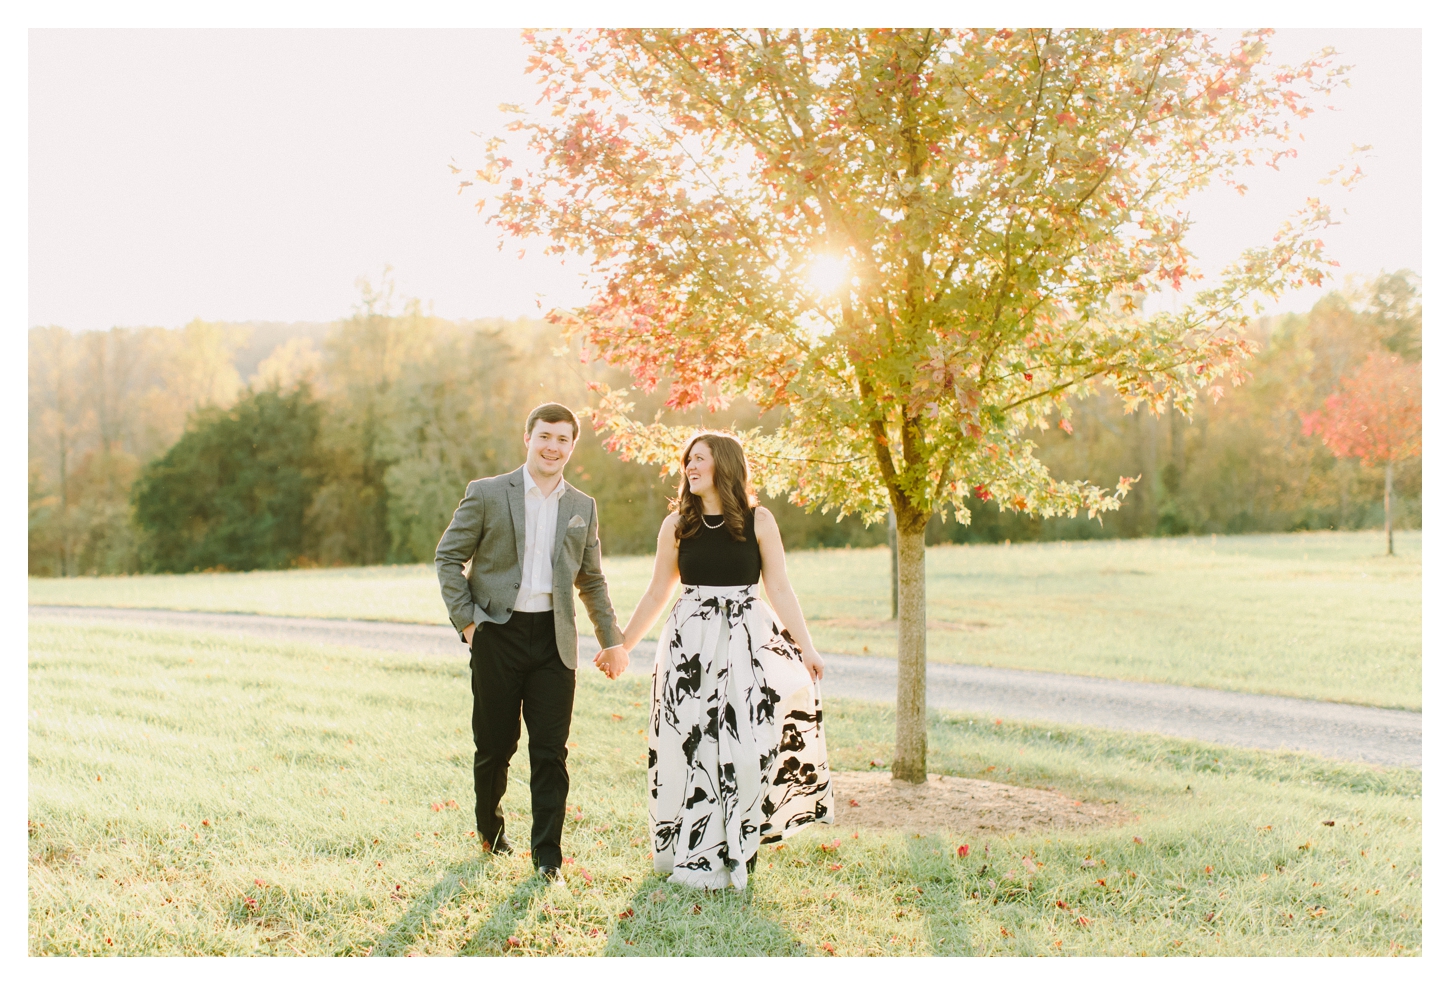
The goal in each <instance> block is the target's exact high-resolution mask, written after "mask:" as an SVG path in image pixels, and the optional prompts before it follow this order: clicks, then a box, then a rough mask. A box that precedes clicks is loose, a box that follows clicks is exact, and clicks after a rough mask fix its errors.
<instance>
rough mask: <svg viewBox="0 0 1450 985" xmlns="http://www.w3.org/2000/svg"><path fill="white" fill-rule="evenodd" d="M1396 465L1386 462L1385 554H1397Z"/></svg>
mask: <svg viewBox="0 0 1450 985" xmlns="http://www.w3.org/2000/svg"><path fill="white" fill-rule="evenodd" d="M1394 510H1395V463H1394V462H1385V554H1387V555H1393V554H1394V553H1395V512H1394Z"/></svg>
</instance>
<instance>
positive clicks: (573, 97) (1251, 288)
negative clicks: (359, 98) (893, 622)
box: [460, 29, 1339, 782]
mask: <svg viewBox="0 0 1450 985" xmlns="http://www.w3.org/2000/svg"><path fill="white" fill-rule="evenodd" d="M1268 34H1269V32H1251V33H1249V34H1246V35H1245V36H1244V37H1243V38H1242V39H1240V40H1239V41H1237V42H1234V43H1226V42H1222V41H1220V40H1218V39H1216V38H1215V37H1213V36H1211V35H1208V34H1202V33H1196V32H1192V31H1179V30H1151V31H1150V30H1144V31H1140V30H1123V31H1117V30H1075V31H1063V32H1058V31H1041V30H1021V31H1011V30H1001V31H991V30H938V29H920V30H915V29H913V30H818V31H800V30H791V31H768V30H760V31H746V30H700V31H677V30H618V31H584V32H552V33H543V32H539V33H526V34H525V35H524V38H525V41H526V43H527V44H528V45H529V46H530V47H531V49H532V52H531V55H530V57H529V62H528V71H529V72H531V73H533V74H534V75H535V76H536V77H537V78H538V80H539V82H540V84H541V86H542V95H541V99H540V103H541V109H540V110H539V111H537V112H529V111H524V110H521V109H520V110H518V113H519V116H518V117H517V118H516V119H515V120H514V121H512V122H511V123H510V124H509V126H510V127H511V130H512V136H498V137H495V138H493V139H492V140H491V142H490V144H489V146H488V148H487V151H486V154H485V157H484V159H483V161H482V162H481V164H482V166H481V167H479V168H478V169H477V171H476V173H475V174H473V175H468V176H465V181H466V182H472V181H474V180H478V181H482V182H484V183H495V184H496V185H497V187H498V191H497V192H492V191H489V192H488V194H487V197H486V198H485V199H483V200H481V201H480V202H479V207H480V209H481V210H483V211H485V213H486V214H487V215H488V216H489V217H490V220H491V221H493V222H495V223H497V225H498V227H499V228H500V229H501V230H502V231H503V232H504V233H506V234H507V235H509V236H514V237H522V238H530V237H543V238H544V239H545V240H547V245H546V246H545V252H546V253H550V254H564V253H567V252H574V253H578V254H581V255H583V256H584V257H586V258H587V259H588V261H589V270H590V273H589V275H588V276H589V282H588V283H589V287H590V289H591V290H592V300H591V301H590V302H589V303H588V304H586V305H584V306H583V307H581V308H579V309H577V310H573V311H567V312H556V313H555V314H554V317H556V318H558V319H559V320H561V321H563V322H564V323H565V324H566V325H567V326H569V327H570V328H571V330H573V331H574V332H576V333H578V334H579V336H580V337H582V338H583V340H584V342H585V344H586V345H587V346H588V347H589V348H590V349H591V351H592V352H593V353H594V354H597V355H598V356H599V357H602V358H603V359H604V360H606V361H607V362H609V363H612V364H614V365H618V366H625V367H628V368H629V369H630V370H631V371H632V372H633V374H634V380H635V383H636V385H637V386H639V387H641V388H644V389H649V388H653V387H655V386H657V385H661V386H665V387H667V388H668V394H669V398H668V405H669V406H670V407H672V408H688V407H692V406H695V405H698V404H702V403H703V404H705V405H708V406H719V405H720V404H721V403H723V402H724V401H726V400H729V399H730V398H732V397H735V396H741V395H743V396H746V397H748V398H749V399H751V400H753V401H754V402H755V403H757V404H758V405H759V406H761V407H762V408H765V409H774V408H779V409H781V410H782V411H783V413H782V416H781V421H782V423H781V424H780V426H778V427H777V428H775V429H774V430H773V431H771V432H770V433H748V434H746V435H744V436H743V437H744V438H745V440H746V447H747V449H748V450H749V453H750V455H751V459H752V462H753V467H754V469H755V471H756V474H757V476H759V479H760V482H761V484H762V485H763V487H764V488H765V490H766V491H767V492H771V493H779V492H783V491H787V490H788V491H789V493H790V495H791V497H792V499H793V501H795V502H797V503H801V504H811V505H813V506H818V507H820V508H822V509H834V510H836V511H838V513H841V514H845V513H858V514H860V515H862V516H863V517H864V518H866V519H867V520H868V521H874V520H880V519H882V518H883V517H884V516H885V513H886V510H887V508H888V507H890V508H892V509H894V511H895V513H896V517H897V524H898V543H899V552H900V564H899V575H898V577H899V590H900V618H899V622H898V633H899V635H898V662H899V670H898V679H897V720H896V721H897V725H896V727H897V735H896V753H895V758H894V761H893V764H892V772H893V775H894V776H896V777H898V778H902V779H906V780H911V781H915V782H921V781H922V780H924V778H925V769H926V728H925V724H926V701H925V681H926V674H925V659H926V635H925V634H926V609H925V598H924V575H925V549H924V538H923V532H924V530H925V528H926V524H927V520H928V519H929V517H930V516H931V515H932V514H933V512H935V511H942V512H954V513H955V515H956V516H957V517H958V518H961V519H962V521H963V522H967V520H968V518H969V511H968V503H969V500H970V499H971V498H972V497H976V498H978V499H981V500H986V499H989V498H990V499H993V500H995V501H996V502H998V503H1000V504H1001V505H1002V506H1004V507H1005V508H1007V509H1010V510H1018V511H1027V512H1029V513H1032V514H1037V515H1046V516H1051V515H1058V514H1074V513H1076V512H1077V511H1086V512H1087V514H1088V515H1089V516H1097V515H1099V514H1100V513H1101V512H1102V511H1104V510H1111V509H1115V508H1116V507H1117V505H1118V503H1119V501H1120V500H1121V498H1122V497H1123V496H1124V495H1125V494H1126V493H1127V492H1128V490H1129V488H1130V486H1131V484H1132V481H1133V480H1131V479H1128V478H1123V479H1121V480H1120V481H1119V483H1118V487H1117V489H1116V490H1115V491H1111V492H1110V491H1108V490H1104V489H1102V488H1099V487H1096V486H1093V485H1092V484H1090V483H1088V482H1085V481H1082V480H1069V479H1061V478H1057V477H1054V476H1052V475H1050V474H1048V472H1047V470H1046V469H1045V468H1044V467H1043V466H1042V464H1041V463H1040V462H1039V460H1038V459H1037V458H1036V457H1035V456H1034V453H1033V451H1034V443H1033V441H1032V439H1031V434H1032V432H1033V431H1034V430H1036V429H1047V428H1050V427H1054V426H1057V427H1062V428H1064V429H1066V428H1070V427H1071V423H1070V420H1069V417H1068V414H1069V412H1070V409H1069V407H1068V401H1069V400H1070V399H1071V398H1073V397H1074V396H1077V395H1079V394H1081V393H1083V392H1084V391H1086V390H1088V389H1091V388H1093V387H1104V388H1107V389H1109V390H1111V391H1112V392H1114V393H1116V394H1117V395H1118V396H1119V397H1121V399H1122V401H1123V403H1124V404H1125V405H1126V407H1127V408H1129V409H1132V408H1135V407H1136V406H1138V405H1139V404H1146V405H1147V406H1148V407H1149V408H1150V409H1151V410H1152V411H1153V412H1154V413H1159V412H1161V411H1163V410H1164V409H1166V408H1168V407H1170V406H1172V407H1176V408H1177V409H1179V410H1180V411H1183V412H1188V411H1189V410H1191V408H1192V406H1193V402H1194V400H1195V397H1196V395H1198V394H1199V393H1200V392H1202V391H1205V390H1206V391H1207V392H1208V393H1209V394H1211V395H1217V394H1219V393H1220V392H1221V388H1222V385H1223V383H1224V382H1237V381H1238V379H1239V378H1240V370H1239V368H1238V367H1239V361H1240V360H1241V358H1242V357H1243V355H1244V354H1245V353H1246V352H1247V351H1248V350H1249V349H1250V348H1251V347H1250V345H1249V343H1248V342H1246V341H1245V340H1244V339H1243V338H1241V337H1240V336H1239V334H1238V330H1239V329H1240V328H1242V327H1243V326H1244V325H1245V324H1246V322H1247V319H1248V317H1249V316H1250V314H1251V307H1250V306H1251V305H1252V304H1253V303H1254V299H1255V298H1257V297H1260V296H1262V295H1265V294H1268V295H1273V294H1275V293H1276V292H1278V291H1281V290H1283V289H1286V288H1289V287H1292V286H1299V285H1301V284H1303V283H1306V282H1307V283H1319V282H1320V277H1321V268H1322V266H1323V264H1324V263H1325V261H1324V259H1323V257H1322V255H1321V250H1322V243H1321V242H1320V241H1319V240H1318V239H1317V238H1316V230H1317V229H1319V228H1320V227H1322V226H1323V225H1325V224H1326V223H1327V222H1328V221H1329V219H1328V210H1327V208H1325V207H1323V206H1322V205H1321V204H1320V203H1319V202H1317V201H1315V200H1311V201H1310V202H1309V203H1308V204H1307V205H1306V207H1305V208H1304V210H1303V211H1302V212H1301V213H1299V214H1297V215H1295V216H1293V217H1291V218H1290V219H1289V220H1287V221H1286V223H1285V225H1284V227H1283V228H1282V230H1281V231H1280V233H1279V234H1278V235H1277V236H1276V237H1275V238H1274V240H1273V242H1271V243H1269V244H1267V245H1264V246H1262V247H1258V248H1253V249H1250V250H1247V251H1246V252H1245V253H1244V254H1243V256H1242V258H1241V259H1240V260H1239V261H1238V262H1236V263H1235V264H1233V265H1232V266H1230V267H1229V268H1228V269H1226V270H1225V271H1223V272H1222V274H1221V276H1220V277H1218V278H1217V280H1216V281H1215V282H1213V284H1212V286H1209V287H1206V288H1204V289H1202V290H1199V291H1198V292H1197V293H1195V294H1193V295H1192V296H1191V297H1189V298H1187V299H1185V300H1184V301H1183V303H1182V304H1181V305H1179V306H1178V310H1177V311H1176V312H1175V313H1172V314H1170V313H1166V312H1160V313H1158V314H1153V315H1148V314H1146V313H1145V310H1144V302H1145V301H1146V300H1147V298H1148V296H1149V295H1150V294H1151V293H1153V292H1154V291H1156V290H1159V289H1160V288H1162V287H1164V286H1169V287H1171V288H1173V289H1175V290H1177V289H1180V288H1182V287H1183V286H1184V285H1185V284H1187V283H1188V282H1190V281H1193V280H1194V279H1196V278H1197V277H1198V276H1199V274H1198V272H1197V271H1196V269H1195V267H1194V263H1193V257H1192V255H1191V254H1190V252H1189V251H1188V249H1187V248H1186V246H1185V243H1184V236H1185V233H1186V232H1187V230H1188V228H1189V220H1188V217H1187V216H1186V215H1185V214H1184V212H1183V211H1182V210H1181V206H1182V203H1183V201H1184V199H1185V197H1186V196H1188V195H1190V194H1191V193H1193V192H1195V191H1197V190H1199V189H1201V188H1203V187H1204V186H1205V185H1206V184H1207V183H1209V182H1210V181H1211V180H1213V179H1215V178H1221V179H1223V180H1226V181H1228V182H1230V183H1231V184H1238V183H1239V182H1240V177H1239V176H1240V174H1241V173H1242V171H1243V170H1244V168H1245V167H1246V166H1248V165H1250V164H1258V163H1273V162H1274V161H1275V160H1277V159H1278V158H1279V157H1281V156H1282V155H1287V154H1292V153H1293V150H1292V148H1291V147H1290V145H1289V143H1288V141H1289V140H1290V139H1291V138H1292V137H1293V136H1294V133H1295V128H1294V121H1295V119H1296V118H1297V117H1302V116H1303V115H1305V114H1307V113H1308V112H1309V111H1310V108H1309V100H1310V99H1311V98H1314V97H1316V96H1317V95H1318V94H1319V93H1321V92H1323V91H1325V90H1326V89H1328V88H1329V87H1331V86H1333V85H1334V84H1335V82H1336V80H1337V77H1338V74H1339V70H1338V69H1335V68H1333V67H1331V66H1330V65H1329V60H1330V59H1329V55H1330V54H1331V53H1326V54H1325V55H1324V56H1321V57H1318V58H1315V59H1313V60H1310V61H1308V62H1306V63H1305V64H1303V65H1300V66H1297V67H1286V68H1274V67H1271V66H1270V65H1269V63H1268V62H1267V60H1266V58H1267V44H1266V42H1267V36H1268ZM511 141H512V143H511ZM460 190H461V189H460ZM631 409H632V406H631V402H630V399H629V397H628V393H627V391H624V390H620V389H613V390H609V389H606V388H601V390H600V392H599V395H598V402H597V405H596V407H595V408H594V418H595V421H596V423H597V425H598V426H599V427H601V428H602V429H604V430H605V431H606V432H607V433H608V434H609V439H608V440H609V442H610V443H611V445H612V447H613V448H614V449H615V450H617V451H618V452H619V453H621V454H622V455H624V456H626V457H629V458H632V459H636V460H641V461H648V462H657V463H661V464H662V465H663V466H664V467H666V468H668V467H669V466H670V465H671V463H673V461H674V459H675V457H676V456H677V455H678V449H679V447H680V445H681V443H682V438H683V437H684V434H685V431H686V430H688V429H684V428H670V427H665V426H663V425H662V424H661V422H660V421H659V420H658V419H656V420H655V421H654V422H642V421H639V420H636V419H634V418H633V417H632V416H631V413H630V412H631Z"/></svg>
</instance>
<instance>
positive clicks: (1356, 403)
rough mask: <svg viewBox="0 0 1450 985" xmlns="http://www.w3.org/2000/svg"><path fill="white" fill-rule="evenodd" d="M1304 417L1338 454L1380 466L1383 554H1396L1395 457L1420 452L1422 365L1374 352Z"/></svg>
mask: <svg viewBox="0 0 1450 985" xmlns="http://www.w3.org/2000/svg"><path fill="white" fill-rule="evenodd" d="M1303 420H1304V433H1305V434H1314V435H1318V436H1319V437H1320V438H1322V439H1323V441H1324V444H1325V445H1327V446H1328V447H1329V450H1330V451H1332V452H1333V453H1334V455H1335V457H1336V458H1357V459H1359V461H1360V464H1362V465H1366V466H1376V465H1382V466H1384V470H1385V553H1386V554H1394V553H1395V533H1394V486H1395V482H1394V473H1395V462H1402V461H1405V460H1406V459H1410V458H1417V457H1418V456H1419V454H1420V364H1419V363H1410V362H1406V361H1404V360H1403V359H1401V358H1400V357H1399V356H1397V355H1394V354H1393V353H1388V352H1372V353H1370V354H1369V356H1368V358H1366V359H1365V361H1364V362H1363V363H1362V364H1361V365H1360V367H1359V368H1358V369H1356V370H1355V371H1354V372H1353V373H1351V374H1349V375H1348V376H1345V377H1343V378H1342V379H1341V380H1340V384H1339V390H1338V392H1336V393H1333V394H1331V395H1330V396H1329V397H1328V398H1327V399H1325V401H1324V406H1323V407H1322V408H1320V409H1319V410H1316V411H1312V412H1310V413H1308V414H1305V415H1304V418H1303Z"/></svg>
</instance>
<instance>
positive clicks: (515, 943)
mask: <svg viewBox="0 0 1450 985" xmlns="http://www.w3.org/2000/svg"><path fill="white" fill-rule="evenodd" d="M522 943H523V942H522V941H520V940H519V939H518V938H517V937H514V936H512V935H511V936H510V937H509V939H508V946H509V947H518V946H519V945H520V944H522Z"/></svg>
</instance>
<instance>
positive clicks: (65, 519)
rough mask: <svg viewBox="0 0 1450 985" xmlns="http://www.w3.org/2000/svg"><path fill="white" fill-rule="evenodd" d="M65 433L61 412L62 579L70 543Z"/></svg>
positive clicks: (62, 413)
mask: <svg viewBox="0 0 1450 985" xmlns="http://www.w3.org/2000/svg"><path fill="white" fill-rule="evenodd" d="M65 439H66V433H65V411H64V409H62V411H61V419H60V576H61V577H62V578H65V577H67V576H68V575H70V564H69V561H70V552H69V551H68V550H67V548H68V546H69V541H70V495H69V493H68V492H67V491H66V487H67V486H68V485H69V484H70V477H69V476H68V475H67V474H66V461H65V453H66V440H65Z"/></svg>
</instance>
